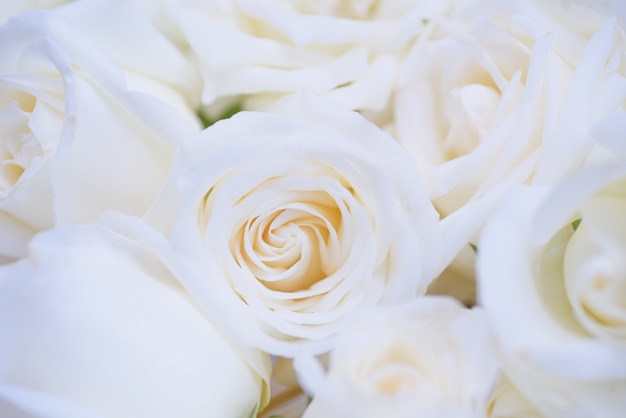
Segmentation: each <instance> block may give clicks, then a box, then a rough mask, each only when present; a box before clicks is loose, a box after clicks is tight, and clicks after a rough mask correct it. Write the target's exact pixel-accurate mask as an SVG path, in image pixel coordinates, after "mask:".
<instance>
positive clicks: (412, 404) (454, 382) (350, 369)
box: [295, 296, 498, 418]
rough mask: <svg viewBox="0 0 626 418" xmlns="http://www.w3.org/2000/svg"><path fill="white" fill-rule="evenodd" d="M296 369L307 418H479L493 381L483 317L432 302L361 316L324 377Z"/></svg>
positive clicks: (306, 362)
mask: <svg viewBox="0 0 626 418" xmlns="http://www.w3.org/2000/svg"><path fill="white" fill-rule="evenodd" d="M295 365H296V370H297V371H298V373H299V377H300V379H301V381H302V383H303V384H304V386H305V388H307V389H308V390H309V391H310V392H312V393H311V394H312V396H313V401H312V402H311V404H310V406H309V407H308V409H307V410H306V412H305V414H304V417H306V418H317V417H319V418H322V417H324V418H330V417H348V416H354V417H357V416H358V417H363V418H365V417H376V418H378V417H394V418H402V417H406V418H409V417H411V418H412V417H425V418H426V417H432V418H436V417H456V418H461V417H484V416H485V408H486V403H487V400H488V398H489V395H490V393H491V390H492V388H493V386H494V384H495V381H496V377H497V373H498V367H497V361H496V358H495V352H494V348H493V347H492V340H491V337H490V335H489V330H488V327H487V322H486V318H485V316H484V315H483V312H482V311H481V310H479V309H478V308H475V309H472V310H470V309H466V308H464V307H463V306H462V305H460V304H459V303H458V302H457V301H456V300H454V299H452V298H448V297H438V296H424V297H422V298H420V299H418V300H416V301H413V302H412V303H409V304H406V305H397V306H393V307H386V308H379V309H378V310H374V311H373V312H369V313H365V312H363V313H360V315H358V317H356V318H355V319H354V320H353V322H351V323H350V324H349V327H347V328H346V329H345V331H344V332H343V333H342V334H341V337H340V339H339V340H338V343H337V347H336V348H335V350H333V351H332V352H331V354H330V361H329V370H328V373H327V374H326V376H323V375H322V374H321V370H320V369H319V368H318V367H319V364H316V363H315V360H313V359H312V358H307V357H297V358H296V362H295ZM316 366H317V367H316Z"/></svg>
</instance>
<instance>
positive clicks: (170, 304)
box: [0, 224, 270, 418]
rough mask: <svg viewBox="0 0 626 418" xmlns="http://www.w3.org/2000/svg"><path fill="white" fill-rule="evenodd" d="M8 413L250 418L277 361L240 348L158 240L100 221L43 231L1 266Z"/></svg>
mask: <svg viewBox="0 0 626 418" xmlns="http://www.w3.org/2000/svg"><path fill="white" fill-rule="evenodd" d="M0 335H2V344H0V415H1V416H3V417H8V416H11V417H15V418H17V417H35V416H36V417H64V418H79V417H80V418H82V417H102V418H104V417H110V418H113V417H115V418H117V417H168V418H170V417H175V416H182V417H207V416H215V417H241V418H249V417H251V416H256V415H255V414H256V412H257V410H258V408H260V407H263V406H264V405H265V404H266V403H267V401H268V393H267V386H268V384H269V383H268V380H269V368H270V364H269V358H267V355H262V354H261V353H258V352H257V353H256V355H255V357H250V358H249V357H247V356H244V355H242V354H241V353H240V352H238V350H237V349H236V347H235V345H234V344H233V343H231V342H230V341H229V340H228V339H227V338H226V337H225V336H224V334H222V333H221V332H220V331H219V329H218V328H217V327H216V326H215V325H214V324H213V323H212V319H211V318H210V317H208V316H206V315H205V313H204V312H202V311H201V310H200V309H199V308H198V306H197V305H196V304H195V302H194V301H193V300H192V299H191V297H190V296H189V294H188V293H187V292H186V291H185V290H184V289H183V288H182V287H181V286H180V284H179V283H178V282H177V278H176V277H175V276H174V275H173V274H172V272H171V271H169V270H168V268H166V267H165V265H164V264H163V261H162V260H160V259H159V256H158V255H156V254H155V253H154V252H152V250H151V249H150V248H146V247H144V246H140V245H137V243H135V242H133V241H132V240H130V239H128V238H127V237H125V236H122V235H119V234H117V233H115V232H113V231H112V230H110V229H108V228H105V227H103V226H101V225H95V224H89V225H80V226H70V227H64V228H57V229H54V230H51V231H47V232H43V233H41V234H40V235H38V236H37V237H35V238H34V239H33V240H32V241H31V245H30V251H29V257H28V258H25V259H23V260H21V261H19V262H16V263H12V264H6V265H4V266H1V267H0Z"/></svg>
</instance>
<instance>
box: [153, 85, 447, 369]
mask: <svg viewBox="0 0 626 418" xmlns="http://www.w3.org/2000/svg"><path fill="white" fill-rule="evenodd" d="M283 112H284V114H270V113H257V112H241V113H239V114H237V115H235V116H233V117H232V118H230V119H228V120H223V121H220V122H218V123H217V124H215V125H213V126H211V127H210V128H208V129H206V130H205V131H204V132H202V133H201V134H200V135H199V136H197V137H196V138H194V139H193V140H192V141H191V142H188V143H186V144H184V145H183V146H182V147H181V150H180V153H179V154H178V155H177V160H176V163H175V165H174V168H173V170H172V175H171V178H170V182H169V183H168V186H167V187H166V191H165V192H164V194H163V196H162V198H161V199H160V200H159V202H158V203H157V204H156V205H155V207H154V208H155V210H154V212H153V213H152V215H151V217H150V222H153V223H154V222H156V223H157V224H158V223H162V221H163V219H165V223H164V224H162V226H161V228H163V229H164V230H165V231H166V233H169V231H170V229H171V228H170V227H169V226H167V224H168V222H169V223H171V222H172V221H173V220H175V222H174V227H173V229H172V232H171V241H172V245H174V247H175V248H176V249H177V250H178V251H179V252H180V254H181V257H182V258H184V259H185V262H184V263H183V264H184V265H186V266H188V267H187V269H188V270H189V274H190V276H189V277H188V278H187V280H186V282H185V283H186V286H187V287H188V288H189V289H190V290H191V291H192V292H193V293H194V294H195V295H196V297H198V298H199V299H200V300H202V298H203V297H211V295H214V294H215V293H219V294H221V295H222V296H221V299H223V300H224V301H227V302H228V303H230V304H232V306H233V311H234V312H236V313H235V315H239V316H241V319H240V320H239V322H240V323H241V325H240V326H241V328H242V332H243V333H244V334H245V335H247V336H248V337H249V339H250V341H251V343H253V344H257V345H258V346H260V347H262V348H263V349H265V350H266V351H268V352H270V353H272V354H278V355H282V356H286V357H291V356H293V355H294V354H295V353H296V352H298V350H300V349H302V348H304V347H306V348H307V349H310V350H314V351H316V352H322V351H326V350H328V349H330V347H331V345H332V338H333V337H334V336H335V334H336V332H337V330H338V328H339V326H340V324H341V322H342V319H343V318H344V316H346V315H347V314H348V313H350V312H352V311H354V310H355V309H356V308H357V307H358V306H360V305H373V304H378V303H391V302H396V301H398V300H404V299H407V298H410V297H413V296H415V295H417V294H423V293H424V292H425V289H426V286H427V285H428V283H429V282H430V280H432V278H433V277H435V275H437V274H438V273H439V272H440V270H441V268H442V265H441V255H442V243H441V236H440V234H439V230H438V228H439V225H438V216H437V213H436V212H435V210H434V208H433V207H432V204H431V203H430V202H429V201H428V198H427V196H426V194H425V190H424V189H423V187H422V184H421V180H420V177H419V173H418V171H417V168H416V166H415V164H414V162H413V160H412V158H411V156H410V155H408V154H407V153H406V152H405V151H404V150H403V149H402V148H401V147H400V146H399V145H398V144H397V143H396V142H395V141H394V140H393V139H392V138H390V137H388V136H387V135H385V134H384V133H383V132H382V131H380V130H379V129H377V128H376V127H375V126H374V125H372V124H370V123H369V122H367V121H366V120H365V119H363V118H362V117H361V116H360V115H359V114H357V113H355V112H352V111H349V110H347V109H345V108H343V107H340V106H338V105H336V104H335V103H332V102H330V101H326V100H322V99H321V98H319V97H314V96H311V95H297V96H295V97H293V98H291V100H289V101H287V102H285V103H284V108H283ZM168 189H169V190H168ZM177 200H178V203H177V204H173V203H174V202H176V201H177ZM168 206H171V207H168ZM167 209H172V211H168V210H167ZM160 212H162V213H160ZM159 213H160V214H159ZM159 219H161V220H159ZM189 266H192V267H189ZM206 305H210V302H206Z"/></svg>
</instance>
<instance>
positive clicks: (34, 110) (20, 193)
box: [0, 11, 198, 262]
mask: <svg viewBox="0 0 626 418" xmlns="http://www.w3.org/2000/svg"><path fill="white" fill-rule="evenodd" d="M90 39H91V38H90V37H89V36H88V35H86V34H85V33H83V32H81V31H78V30H75V29H74V28H73V27H72V25H71V23H69V22H67V21H65V20H64V19H62V18H60V17H59V16H58V15H57V14H55V13H53V12H45V11H34V12H29V13H25V14H22V15H19V16H17V17H14V18H12V19H10V20H9V21H8V22H7V23H6V24H4V25H3V26H0V44H1V45H2V48H0V121H1V122H0V126H1V128H0V230H2V234H1V235H0V262H1V261H2V259H7V258H9V259H10V258H17V257H21V256H23V255H24V254H25V248H26V247H25V243H26V242H27V241H28V239H29V238H30V236H32V234H33V233H34V232H36V231H39V230H43V229H47V228H50V227H52V226H53V225H55V224H66V223H77V222H83V221H85V220H88V219H94V218H95V217H97V216H98V215H99V214H100V213H101V212H102V211H104V210H106V209H116V210H119V211H122V212H126V213H129V214H134V215H141V214H143V213H144V212H145V211H146V210H147V209H148V207H149V206H150V205H151V203H152V201H153V199H154V198H155V197H156V195H157V194H158V192H159V190H160V188H161V186H162V182H163V180H164V179H165V177H166V176H167V173H168V171H169V167H170V164H171V162H172V159H173V155H174V147H175V145H176V144H177V143H179V142H180V141H181V140H183V139H185V138H187V137H190V136H192V135H193V134H194V133H195V132H197V130H198V126H197V125H196V124H194V123H190V122H189V121H185V120H184V119H183V118H181V116H180V115H179V114H178V112H177V111H176V110H175V109H173V108H171V107H169V106H168V105H166V104H165V103H163V102H161V101H159V100H157V99H155V98H154V97H151V96H149V95H147V94H145V93H141V92H136V91H129V90H128V89H127V86H126V84H125V80H124V77H123V75H122V71H121V70H120V68H119V67H118V66H117V65H116V64H115V63H114V62H113V61H112V60H111V59H110V57H109V56H108V55H107V54H106V53H105V52H103V51H102V50H101V49H100V48H99V46H98V44H97V43H96V42H93V41H91V40H90Z"/></svg>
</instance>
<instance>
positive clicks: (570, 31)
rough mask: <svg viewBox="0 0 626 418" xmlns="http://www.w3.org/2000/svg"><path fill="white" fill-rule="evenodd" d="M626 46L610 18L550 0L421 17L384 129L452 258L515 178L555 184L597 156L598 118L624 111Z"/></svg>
mask: <svg viewBox="0 0 626 418" xmlns="http://www.w3.org/2000/svg"><path fill="white" fill-rule="evenodd" d="M624 46H625V37H624V32H623V29H622V28H621V27H620V26H619V25H618V24H617V23H616V21H615V19H609V17H608V16H605V15H602V14H600V13H598V12H597V11H595V10H593V9H590V8H587V7H584V6H581V5H577V4H573V3H572V2H561V1H556V0H555V1H552V0H550V1H542V2H539V1H537V2H532V1H527V0H523V1H522V0H519V1H518V0H507V1H502V2H494V1H483V0H480V1H469V2H462V3H459V5H458V7H457V8H456V9H455V10H454V11H453V12H452V13H451V15H450V16H449V17H446V18H441V19H433V20H431V21H430V22H429V23H428V25H427V27H426V28H425V29H424V30H423V32H422V34H421V35H420V37H419V39H418V40H417V41H416V42H415V44H414V46H413V47H412V50H411V52H410V53H409V55H408V57H407V59H406V61H405V62H404V63H403V66H402V70H401V71H400V72H399V81H398V92H397V94H396V95H395V97H394V107H393V112H392V113H393V123H392V124H391V125H390V127H389V129H390V130H391V132H393V133H394V135H395V136H396V137H397V138H398V140H399V141H400V142H401V143H402V144H403V145H405V146H406V147H407V148H408V149H409V150H410V151H411V152H412V153H413V155H414V156H415V158H416V159H417V161H418V165H419V167H420V170H421V171H422V173H423V175H424V176H425V181H426V183H427V187H428V190H429V195H430V197H431V200H432V201H433V202H434V204H435V207H436V208H437V210H438V211H439V213H440V214H441V215H442V218H444V219H443V220H442V225H443V227H444V230H445V234H446V241H447V243H448V245H449V254H448V260H451V259H452V258H454V257H455V256H456V255H457V254H458V252H459V251H460V250H461V249H462V248H464V247H467V244H468V242H473V243H475V239H476V237H477V233H478V231H479V230H480V228H481V226H482V225H483V223H484V221H485V219H486V218H487V217H488V216H489V213H490V212H491V210H492V209H493V207H494V205H495V204H497V202H498V201H499V199H500V198H501V196H502V194H503V193H504V192H505V191H506V190H507V189H508V188H509V187H510V186H511V185H513V184H520V183H530V184H554V183H555V182H557V181H558V180H559V179H562V178H563V177H564V176H566V175H568V174H569V173H572V172H575V171H576V170H578V169H579V168H580V167H581V166H583V165H585V164H589V161H588V159H593V160H594V162H595V161H596V160H597V158H596V157H597V156H596V155H595V151H594V149H593V135H592V130H593V128H594V126H595V125H596V124H597V123H599V122H601V121H602V120H604V119H606V118H607V117H609V116H611V115H612V114H613V113H614V112H616V111H622V112H623V111H624V110H625V109H626V77H625V76H626V70H625V68H626V66H624ZM591 156H593V158H591Z"/></svg>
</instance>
